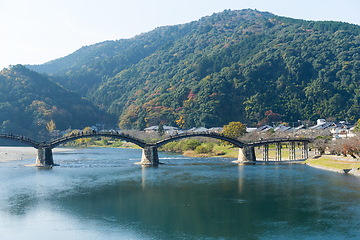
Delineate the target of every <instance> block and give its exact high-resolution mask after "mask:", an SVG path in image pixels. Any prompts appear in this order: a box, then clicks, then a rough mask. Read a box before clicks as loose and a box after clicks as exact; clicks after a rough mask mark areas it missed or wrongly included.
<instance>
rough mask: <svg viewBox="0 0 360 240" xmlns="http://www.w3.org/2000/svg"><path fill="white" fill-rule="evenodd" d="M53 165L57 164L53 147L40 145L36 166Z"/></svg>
mask: <svg viewBox="0 0 360 240" xmlns="http://www.w3.org/2000/svg"><path fill="white" fill-rule="evenodd" d="M53 165H55V164H54V159H53V155H52V150H51V147H46V146H40V147H39V148H38V155H37V158H36V164H35V166H39V167H50V166H53Z"/></svg>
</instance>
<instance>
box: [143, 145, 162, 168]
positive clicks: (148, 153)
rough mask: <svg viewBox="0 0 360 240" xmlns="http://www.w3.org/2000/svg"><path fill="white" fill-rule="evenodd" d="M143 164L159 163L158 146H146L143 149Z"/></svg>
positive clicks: (155, 164)
mask: <svg viewBox="0 0 360 240" xmlns="http://www.w3.org/2000/svg"><path fill="white" fill-rule="evenodd" d="M140 164H141V165H154V166H157V165H158V164H159V156H158V151H157V147H156V146H145V147H144V148H143V150H142V156H141V162H140Z"/></svg>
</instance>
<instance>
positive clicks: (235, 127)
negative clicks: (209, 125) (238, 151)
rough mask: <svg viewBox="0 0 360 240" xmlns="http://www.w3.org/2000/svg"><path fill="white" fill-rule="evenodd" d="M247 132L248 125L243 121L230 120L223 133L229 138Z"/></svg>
mask: <svg viewBox="0 0 360 240" xmlns="http://www.w3.org/2000/svg"><path fill="white" fill-rule="evenodd" d="M245 133H246V126H245V124H242V123H241V122H230V123H229V124H228V125H225V126H224V130H223V131H222V134H224V136H226V137H229V138H234V139H237V138H238V137H240V136H242V135H244V134H245ZM222 143H223V144H225V145H226V144H228V143H227V142H223V141H222Z"/></svg>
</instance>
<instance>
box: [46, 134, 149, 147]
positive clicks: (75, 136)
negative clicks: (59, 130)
mask: <svg viewBox="0 0 360 240" xmlns="http://www.w3.org/2000/svg"><path fill="white" fill-rule="evenodd" d="M96 136H103V137H107V136H108V137H118V138H121V139H124V140H126V139H128V140H132V141H133V142H138V143H141V144H145V143H146V142H145V141H144V140H142V139H139V138H136V137H133V136H131V135H129V134H126V133H123V132H117V131H116V132H79V133H72V134H70V135H67V136H64V137H61V138H58V139H55V140H53V141H52V142H51V145H56V144H58V143H60V144H61V143H62V142H66V141H70V140H76V139H79V138H83V137H96Z"/></svg>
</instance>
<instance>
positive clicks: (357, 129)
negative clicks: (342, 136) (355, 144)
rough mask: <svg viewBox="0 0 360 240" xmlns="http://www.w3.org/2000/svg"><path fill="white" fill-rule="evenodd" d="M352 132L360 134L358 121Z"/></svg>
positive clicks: (359, 122)
mask: <svg viewBox="0 0 360 240" xmlns="http://www.w3.org/2000/svg"><path fill="white" fill-rule="evenodd" d="M354 132H356V133H359V132H360V119H359V120H357V122H356V125H355V127H354Z"/></svg>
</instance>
